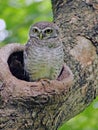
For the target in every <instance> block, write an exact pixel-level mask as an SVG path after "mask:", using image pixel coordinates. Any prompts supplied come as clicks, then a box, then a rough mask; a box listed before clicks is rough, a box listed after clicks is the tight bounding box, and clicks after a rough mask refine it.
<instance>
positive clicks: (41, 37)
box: [39, 32, 44, 40]
mask: <svg viewBox="0 0 98 130" xmlns="http://www.w3.org/2000/svg"><path fill="white" fill-rule="evenodd" d="M43 37H44V36H43V33H42V32H41V33H40V34H39V38H40V39H41V40H42V39H43Z"/></svg>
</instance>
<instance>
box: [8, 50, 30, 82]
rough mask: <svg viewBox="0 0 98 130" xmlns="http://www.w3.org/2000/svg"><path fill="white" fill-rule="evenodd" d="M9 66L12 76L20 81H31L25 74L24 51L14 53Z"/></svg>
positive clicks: (9, 60) (9, 59)
mask: <svg viewBox="0 0 98 130" xmlns="http://www.w3.org/2000/svg"><path fill="white" fill-rule="evenodd" d="M8 65H9V68H10V71H11V73H12V75H14V76H15V77H16V78H18V79H21V80H26V81H29V78H28V77H27V76H26V75H25V72H24V61H23V51H19V52H14V53H12V54H11V55H10V56H9V58H8Z"/></svg>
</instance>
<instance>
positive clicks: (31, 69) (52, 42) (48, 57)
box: [24, 22, 64, 81]
mask: <svg viewBox="0 0 98 130" xmlns="http://www.w3.org/2000/svg"><path fill="white" fill-rule="evenodd" d="M63 64H64V52H63V44H62V41H61V37H60V31H59V28H58V26H57V25H55V24H54V23H52V22H38V23H36V24H34V25H32V26H31V27H30V31H29V40H28V42H27V44H26V45H25V50H24V69H25V71H26V73H27V74H28V75H29V80H30V81H38V80H40V79H50V80H55V79H57V78H58V76H59V74H60V72H61V70H62V67H63Z"/></svg>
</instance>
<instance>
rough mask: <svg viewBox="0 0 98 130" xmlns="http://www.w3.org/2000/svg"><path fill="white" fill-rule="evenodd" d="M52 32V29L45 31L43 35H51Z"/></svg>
mask: <svg viewBox="0 0 98 130" xmlns="http://www.w3.org/2000/svg"><path fill="white" fill-rule="evenodd" d="M52 32H53V30H52V29H47V30H45V33H46V34H51V33H52Z"/></svg>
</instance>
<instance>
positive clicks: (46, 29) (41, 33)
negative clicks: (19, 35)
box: [29, 22, 59, 40]
mask: <svg viewBox="0 0 98 130" xmlns="http://www.w3.org/2000/svg"><path fill="white" fill-rule="evenodd" d="M29 36H30V38H37V39H39V40H47V39H52V38H56V37H58V36H59V28H58V27H57V26H56V25H55V24H54V23H52V22H38V23H36V24H34V25H32V26H31V28H30V32H29Z"/></svg>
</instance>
